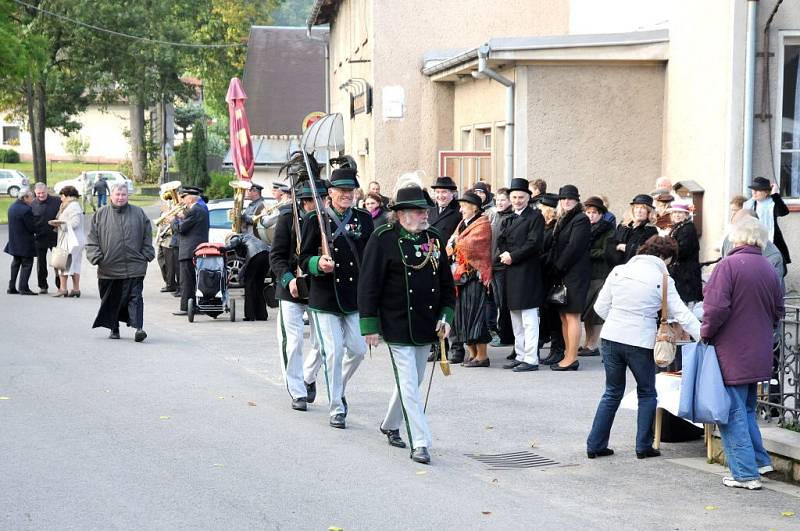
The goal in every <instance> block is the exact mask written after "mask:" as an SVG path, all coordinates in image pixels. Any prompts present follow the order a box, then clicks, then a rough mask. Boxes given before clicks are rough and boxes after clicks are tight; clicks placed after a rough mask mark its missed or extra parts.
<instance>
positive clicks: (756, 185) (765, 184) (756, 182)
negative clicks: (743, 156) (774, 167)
mask: <svg viewBox="0 0 800 531" xmlns="http://www.w3.org/2000/svg"><path fill="white" fill-rule="evenodd" d="M748 188H750V189H751V190H771V189H772V184H771V183H770V182H769V179H767V178H766V177H756V178H754V179H753V183H752V184H751V185H750V186H748Z"/></svg>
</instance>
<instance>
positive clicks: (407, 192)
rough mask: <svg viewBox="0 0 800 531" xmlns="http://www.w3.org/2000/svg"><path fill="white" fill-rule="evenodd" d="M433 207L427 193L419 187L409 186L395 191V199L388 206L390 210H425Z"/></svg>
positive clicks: (433, 204)
mask: <svg viewBox="0 0 800 531" xmlns="http://www.w3.org/2000/svg"><path fill="white" fill-rule="evenodd" d="M432 206H435V203H434V202H433V200H431V196H430V195H428V192H426V191H425V190H423V189H422V188H420V187H419V186H409V187H407V188H401V189H399V190H398V191H397V197H395V200H394V201H392V204H391V205H389V209H390V210H412V209H413V210H420V209H422V210H425V209H428V208H430V207H432Z"/></svg>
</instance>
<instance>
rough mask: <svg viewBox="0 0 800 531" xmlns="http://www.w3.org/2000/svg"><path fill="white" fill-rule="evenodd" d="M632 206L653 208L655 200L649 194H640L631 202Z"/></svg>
mask: <svg viewBox="0 0 800 531" xmlns="http://www.w3.org/2000/svg"><path fill="white" fill-rule="evenodd" d="M631 205H644V206H646V207H649V208H653V198H652V197H650V196H649V195H647V194H638V195H637V196H636V197H634V198H633V201H631Z"/></svg>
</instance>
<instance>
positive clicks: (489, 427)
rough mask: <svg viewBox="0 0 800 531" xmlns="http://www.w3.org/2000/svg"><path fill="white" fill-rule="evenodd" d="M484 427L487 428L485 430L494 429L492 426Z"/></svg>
mask: <svg viewBox="0 0 800 531" xmlns="http://www.w3.org/2000/svg"><path fill="white" fill-rule="evenodd" d="M486 429H487V430H493V429H494V426H486Z"/></svg>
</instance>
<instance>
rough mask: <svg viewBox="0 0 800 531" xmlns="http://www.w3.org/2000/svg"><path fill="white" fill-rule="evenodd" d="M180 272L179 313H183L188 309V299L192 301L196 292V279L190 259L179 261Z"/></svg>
mask: <svg viewBox="0 0 800 531" xmlns="http://www.w3.org/2000/svg"><path fill="white" fill-rule="evenodd" d="M180 271H181V311H182V312H185V311H186V310H187V308H188V307H189V299H192V300H194V298H195V297H194V292H195V291H196V290H197V279H196V278H195V276H194V262H193V261H192V259H191V258H189V259H188V260H180Z"/></svg>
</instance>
